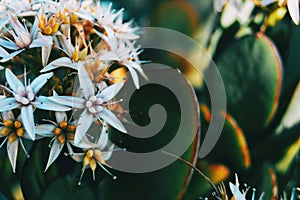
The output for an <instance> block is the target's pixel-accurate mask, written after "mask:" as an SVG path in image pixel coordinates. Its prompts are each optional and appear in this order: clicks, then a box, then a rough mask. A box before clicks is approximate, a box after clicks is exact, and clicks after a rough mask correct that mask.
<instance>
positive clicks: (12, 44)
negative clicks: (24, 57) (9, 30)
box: [0, 38, 20, 50]
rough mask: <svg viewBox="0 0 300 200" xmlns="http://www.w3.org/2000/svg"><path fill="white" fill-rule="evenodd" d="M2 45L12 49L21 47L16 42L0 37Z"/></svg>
mask: <svg viewBox="0 0 300 200" xmlns="http://www.w3.org/2000/svg"><path fill="white" fill-rule="evenodd" d="M0 45H1V46H3V47H5V48H7V49H10V50H18V49H20V47H19V46H18V45H16V44H15V43H13V42H10V41H7V40H4V39H1V38H0Z"/></svg>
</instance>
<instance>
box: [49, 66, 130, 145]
mask: <svg viewBox="0 0 300 200" xmlns="http://www.w3.org/2000/svg"><path fill="white" fill-rule="evenodd" d="M78 77H79V83H80V89H81V92H82V94H83V97H82V98H79V97H71V96H57V97H56V96H53V97H50V99H51V100H53V101H55V102H57V103H60V104H62V105H66V106H71V107H73V108H76V109H83V112H82V114H81V115H80V118H79V120H78V126H77V128H76V132H75V139H74V143H75V144H76V145H77V144H78V143H79V142H80V141H81V139H82V138H83V136H84V135H85V133H86V132H87V130H88V129H89V127H90V126H91V124H92V122H93V119H94V118H97V119H99V120H100V121H102V120H104V122H107V123H108V124H110V125H111V126H113V127H114V128H116V129H118V130H119V131H121V132H124V133H126V129H125V127H124V126H123V124H122V123H121V122H120V120H119V119H118V118H117V117H116V116H115V115H114V114H113V113H112V112H111V111H110V110H109V109H107V108H106V106H109V105H111V104H112V103H109V101H110V100H111V99H112V98H114V97H115V95H116V94H117V93H118V92H119V91H120V89H121V88H122V87H123V85H124V83H123V82H118V83H116V84H113V85H111V86H109V87H107V88H105V89H103V90H102V91H101V90H99V91H98V93H97V94H95V86H94V85H93V83H92V81H91V80H90V78H89V75H88V73H87V71H86V69H85V67H84V66H83V65H79V69H78Z"/></svg>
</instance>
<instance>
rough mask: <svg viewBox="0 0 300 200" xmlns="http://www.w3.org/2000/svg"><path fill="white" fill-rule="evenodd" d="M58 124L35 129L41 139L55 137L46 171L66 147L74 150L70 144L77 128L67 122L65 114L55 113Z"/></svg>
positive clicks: (44, 125)
mask: <svg viewBox="0 0 300 200" xmlns="http://www.w3.org/2000/svg"><path fill="white" fill-rule="evenodd" d="M55 117H56V122H57V123H55V122H52V124H40V125H37V126H36V127H35V133H36V134H37V136H41V137H53V138H52V140H51V150H50V154H49V158H48V162H47V166H46V169H45V171H47V169H48V168H49V167H50V165H51V164H52V163H53V162H54V161H55V160H56V159H57V157H58V156H59V154H60V153H61V151H62V149H63V147H64V145H65V144H66V145H67V148H68V149H72V147H71V145H70V142H73V138H74V132H75V128H76V126H75V125H74V124H73V123H70V122H68V121H67V114H66V113H65V112H55Z"/></svg>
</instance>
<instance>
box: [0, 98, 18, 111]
mask: <svg viewBox="0 0 300 200" xmlns="http://www.w3.org/2000/svg"><path fill="white" fill-rule="evenodd" d="M17 107H19V104H17V102H16V100H15V98H13V97H11V98H5V99H1V100H0V112H5V111H9V110H12V109H15V108H17Z"/></svg>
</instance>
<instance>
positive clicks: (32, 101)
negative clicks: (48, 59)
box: [0, 69, 70, 140]
mask: <svg viewBox="0 0 300 200" xmlns="http://www.w3.org/2000/svg"><path fill="white" fill-rule="evenodd" d="M25 74H26V73H25ZM52 75H53V73H47V74H42V75H40V76H38V77H37V78H36V79H34V80H33V81H32V83H30V84H28V85H27V81H26V77H25V84H23V83H22V82H21V81H20V80H19V79H18V78H17V77H16V76H15V75H14V74H13V73H12V72H11V71H10V70H9V69H6V70H5V76H6V80H7V83H8V85H9V86H10V89H11V90H9V89H8V88H6V87H4V86H2V87H4V88H6V89H7V90H8V91H10V92H11V93H12V95H13V97H6V98H4V99H1V101H0V112H5V111H9V110H12V109H15V108H19V109H20V110H21V118H22V120H23V125H24V128H25V130H26V131H27V133H28V134H29V136H30V138H31V139H32V140H34V139H35V133H34V116H33V112H34V110H33V108H38V109H42V110H52V111H67V110H70V108H68V107H65V106H62V105H59V104H57V103H54V102H52V101H50V100H49V98H48V97H45V96H37V93H38V92H39V91H40V89H41V88H42V87H43V86H44V85H45V84H46V83H47V81H48V80H49V79H50V78H51V77H52Z"/></svg>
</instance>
